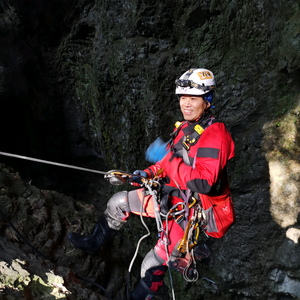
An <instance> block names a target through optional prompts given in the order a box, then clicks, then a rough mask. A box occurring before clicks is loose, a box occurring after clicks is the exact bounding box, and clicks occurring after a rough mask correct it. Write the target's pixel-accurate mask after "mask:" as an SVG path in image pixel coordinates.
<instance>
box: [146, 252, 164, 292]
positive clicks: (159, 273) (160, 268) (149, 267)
mask: <svg viewBox="0 0 300 300" xmlns="http://www.w3.org/2000/svg"><path fill="white" fill-rule="evenodd" d="M167 269H168V267H167V266H166V265H164V261H163V260H161V259H160V257H159V256H158V255H157V254H156V253H155V250H153V249H152V250H151V251H150V252H148V254H147V255H146V256H145V258H144V260H143V262H142V267H141V280H142V281H143V282H144V283H145V284H146V285H147V287H148V288H149V289H150V290H151V291H153V292H155V293H156V292H157V290H158V289H159V288H160V287H161V286H162V285H163V279H164V275H165V272H166V271H167Z"/></svg>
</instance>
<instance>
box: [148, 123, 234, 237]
mask: <svg viewBox="0 0 300 300" xmlns="http://www.w3.org/2000/svg"><path fill="white" fill-rule="evenodd" d="M195 125H196V124H195V123H188V122H186V123H185V124H184V125H183V126H182V127H181V129H180V130H179V132H178V135H177V136H176V138H175V139H174V144H173V151H170V152H169V153H168V154H167V155H166V156H165V157H164V158H163V159H162V160H161V161H160V162H157V163H156V164H155V165H152V166H150V167H149V168H148V169H150V170H151V171H152V172H153V173H154V174H155V173H156V171H157V170H159V169H161V168H163V169H164V173H163V176H168V177H169V178H170V185H171V186H174V187H176V186H177V185H176V184H175V182H174V181H176V182H177V184H178V185H179V186H180V188H181V189H182V190H187V189H190V190H191V191H192V192H197V193H199V196H200V199H201V202H202V205H203V207H204V209H205V210H207V214H208V215H209V216H210V217H211V218H213V219H214V220H209V221H210V222H212V223H211V224H208V226H207V233H208V234H210V235H212V236H214V237H221V236H222V235H223V234H224V233H225V232H226V231H227V229H228V228H229V226H228V228H221V227H222V226H221V225H222V222H223V223H224V220H222V219H223V218H226V216H225V215H222V213H223V212H224V211H225V214H226V210H227V211H228V205H229V206H230V209H231V210H233V212H232V213H231V216H227V218H228V217H230V218H231V219H233V220H234V209H233V205H232V201H231V196H230V190H229V183H228V180H227V176H226V165H227V162H228V160H230V159H231V158H233V156H234V143H233V140H232V137H231V135H230V133H229V131H228V130H227V129H226V127H225V125H224V124H223V123H220V122H217V123H214V124H212V125H210V126H208V127H207V128H206V129H205V130H204V132H203V133H202V134H201V136H200V138H199V140H198V141H197V143H196V144H195V145H193V146H191V148H190V151H189V153H188V157H189V160H190V164H191V165H188V164H186V163H185V162H184V161H183V158H182V157H180V150H181V149H182V142H183V139H184V135H188V134H190V133H191V132H192V131H193V128H194V126H195ZM178 151H179V152H178ZM178 153H179V155H178ZM178 156H179V157H178ZM181 156H182V155H181ZM145 171H147V169H146V170H145ZM148 173H149V171H148ZM228 201H229V202H230V203H227V202H228ZM218 205H220V207H219V208H220V210H221V215H218V216H216V212H215V210H214V211H213V212H214V215H212V207H215V206H218ZM222 205H223V207H222V208H221V206H222ZM224 205H225V206H224ZM218 218H220V220H218ZM233 220H231V222H229V220H227V221H228V223H231V224H232V223H233ZM225 221H226V220H225ZM227 221H226V222H227ZM223 225H225V224H223ZM216 227H217V228H216ZM223 227H224V226H223ZM225 227H226V226H225Z"/></svg>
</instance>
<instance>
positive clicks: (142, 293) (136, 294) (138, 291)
mask: <svg viewBox="0 0 300 300" xmlns="http://www.w3.org/2000/svg"><path fill="white" fill-rule="evenodd" d="M154 296H155V293H154V292H153V291H151V290H150V289H149V288H148V287H147V285H146V283H145V282H144V281H143V280H142V279H141V280H140V282H139V283H138V285H137V286H136V287H135V289H134V291H133V292H132V294H131V297H130V299H131V300H150V299H154Z"/></svg>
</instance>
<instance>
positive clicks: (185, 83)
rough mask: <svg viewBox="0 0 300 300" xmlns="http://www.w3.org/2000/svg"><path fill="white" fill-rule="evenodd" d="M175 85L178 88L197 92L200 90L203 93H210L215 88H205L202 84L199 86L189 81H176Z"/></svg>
mask: <svg viewBox="0 0 300 300" xmlns="http://www.w3.org/2000/svg"><path fill="white" fill-rule="evenodd" d="M175 84H176V87H178V86H180V87H189V88H195V89H198V90H202V91H204V92H206V91H210V90H212V89H214V88H215V86H205V85H204V84H202V85H200V84H198V83H195V82H194V81H192V80H189V79H176V80H175Z"/></svg>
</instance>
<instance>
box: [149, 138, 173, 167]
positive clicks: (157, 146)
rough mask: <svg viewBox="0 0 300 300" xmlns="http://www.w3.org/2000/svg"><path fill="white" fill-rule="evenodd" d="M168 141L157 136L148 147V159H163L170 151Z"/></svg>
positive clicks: (155, 160) (155, 161) (152, 160)
mask: <svg viewBox="0 0 300 300" xmlns="http://www.w3.org/2000/svg"><path fill="white" fill-rule="evenodd" d="M167 146H168V143H164V142H163V140H162V139H161V138H157V139H156V140H155V141H154V142H153V143H152V144H151V145H150V146H149V147H148V149H147V151H146V159H147V160H148V161H150V162H151V163H154V164H155V163H157V162H158V161H160V160H162V159H163V158H164V157H165V156H166V154H167V153H168V152H169V151H170V150H167Z"/></svg>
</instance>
